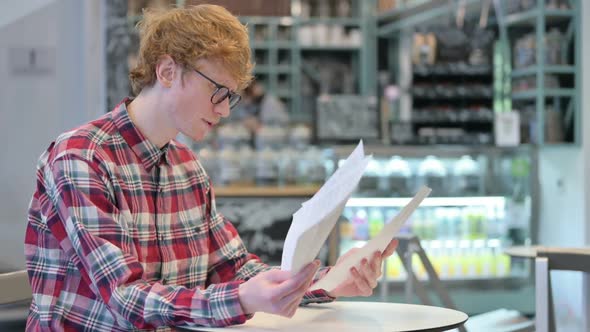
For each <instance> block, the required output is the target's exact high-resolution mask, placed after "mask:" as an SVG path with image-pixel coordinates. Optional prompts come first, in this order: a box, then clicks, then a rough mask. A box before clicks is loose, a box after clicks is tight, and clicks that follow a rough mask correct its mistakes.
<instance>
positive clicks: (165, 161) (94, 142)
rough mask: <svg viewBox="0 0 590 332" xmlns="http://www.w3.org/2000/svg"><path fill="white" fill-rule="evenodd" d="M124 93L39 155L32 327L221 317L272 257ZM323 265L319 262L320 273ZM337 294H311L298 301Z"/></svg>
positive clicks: (33, 206)
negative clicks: (153, 138)
mask: <svg viewBox="0 0 590 332" xmlns="http://www.w3.org/2000/svg"><path fill="white" fill-rule="evenodd" d="M127 102H128V100H125V102H122V103H121V104H119V105H118V106H117V107H116V108H115V109H114V110H113V111H112V112H110V113H107V114H105V115H104V116H102V117H101V118H99V119H97V120H95V121H93V122H90V123H88V124H86V125H83V126H81V127H79V128H77V129H75V130H73V131H70V132H67V133H64V134H62V135H61V136H59V137H58V139H57V140H56V141H55V142H53V143H52V144H51V145H50V146H49V148H48V149H47V151H46V152H45V153H44V154H43V155H42V156H41V157H40V160H39V163H38V168H37V183H36V191H35V193H34V195H33V198H32V201H31V203H30V209H29V219H28V226H27V230H26V238H25V255H26V260H27V269H28V272H29V279H30V283H31V287H32V291H33V302H32V304H31V310H30V314H29V317H28V321H27V330H28V331H39V330H72V331H81V330H92V331H95V330H97V331H98V330H100V331H105V330H111V331H129V330H138V329H155V328H158V327H163V328H162V329H164V330H167V329H168V328H166V327H167V326H179V325H205V326H226V325H232V324H241V323H244V322H245V321H246V319H248V318H250V317H251V315H246V314H245V313H244V312H243V310H242V308H241V305H240V302H239V299H238V286H239V284H240V283H242V282H244V281H245V280H248V279H249V278H251V277H253V276H254V275H256V274H257V273H259V272H261V271H265V270H268V269H270V268H271V267H269V266H267V265H265V264H263V263H262V262H260V260H259V259H258V257H256V256H255V255H253V254H250V253H248V252H247V250H246V248H245V247H244V245H243V243H242V241H241V239H240V237H239V236H238V234H237V232H236V229H235V228H234V227H233V226H232V224H231V223H230V222H229V221H228V220H227V219H225V218H224V217H223V216H222V215H221V214H220V213H219V212H218V211H217V210H216V208H215V198H214V194H213V188H212V187H211V184H210V182H209V179H208V177H207V175H206V173H205V171H204V170H203V168H202V167H201V165H200V163H199V162H198V160H197V159H196V157H195V155H194V154H193V152H192V151H191V150H190V149H188V148H187V147H186V146H184V145H182V144H180V143H179V142H177V141H175V140H172V141H170V142H169V144H168V145H167V146H166V147H165V148H163V149H159V148H158V147H157V146H155V145H154V144H152V143H151V142H149V141H148V140H147V139H146V138H145V137H144V136H143V135H142V134H141V132H140V131H139V130H138V129H137V128H136V127H135V126H134V125H133V123H132V122H131V120H130V118H129V114H128V113H127V108H126V103H127ZM323 273H325V270H320V272H318V275H317V276H316V279H317V278H319V276H321V275H322V274H323ZM331 300H333V299H332V298H330V297H329V296H327V294H326V293H325V292H324V291H322V290H318V291H314V292H308V293H306V295H305V297H304V300H303V302H302V304H306V303H310V302H327V301H331Z"/></svg>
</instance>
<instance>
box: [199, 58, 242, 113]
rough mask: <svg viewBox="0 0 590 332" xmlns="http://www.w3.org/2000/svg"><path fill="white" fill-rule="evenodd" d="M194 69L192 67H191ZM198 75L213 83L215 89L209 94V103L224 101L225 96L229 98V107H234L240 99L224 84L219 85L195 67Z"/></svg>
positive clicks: (240, 97)
mask: <svg viewBox="0 0 590 332" xmlns="http://www.w3.org/2000/svg"><path fill="white" fill-rule="evenodd" d="M193 69H194V68H193ZM194 70H195V71H196V72H197V73H198V74H199V75H201V76H203V77H204V78H205V79H206V80H207V81H209V82H211V83H213V85H215V91H213V94H212V95H211V103H212V104H219V103H221V102H222V101H224V100H225V99H226V98H229V108H230V109H232V108H234V107H235V106H236V105H237V104H238V103H239V102H240V100H242V96H240V95H239V94H237V93H235V92H232V91H231V90H230V89H229V88H228V87H226V86H225V85H221V84H219V83H217V82H215V81H214V80H212V79H211V78H209V77H207V75H205V74H203V73H202V72H200V71H199V70H197V69H194Z"/></svg>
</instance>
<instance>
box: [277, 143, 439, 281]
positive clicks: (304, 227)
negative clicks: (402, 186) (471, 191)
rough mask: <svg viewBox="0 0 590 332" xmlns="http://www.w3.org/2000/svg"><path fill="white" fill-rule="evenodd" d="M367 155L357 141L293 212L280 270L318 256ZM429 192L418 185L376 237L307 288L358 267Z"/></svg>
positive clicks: (382, 246)
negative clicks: (347, 155) (409, 199)
mask: <svg viewBox="0 0 590 332" xmlns="http://www.w3.org/2000/svg"><path fill="white" fill-rule="evenodd" d="M371 158H372V157H371V156H365V152H364V148H363V142H362V141H361V142H360V143H359V145H358V146H357V147H356V148H355V150H354V151H353V152H352V154H351V155H350V156H349V157H348V158H347V159H346V160H345V162H344V164H343V165H342V166H341V167H340V168H338V170H337V171H336V172H335V173H334V174H333V175H332V176H331V177H330V178H329V179H328V181H326V183H325V184H324V185H323V186H322V187H321V188H320V190H318V192H317V193H316V194H315V195H314V196H313V197H312V198H311V199H310V200H308V201H306V202H304V203H303V204H302V206H301V208H300V209H299V210H297V212H295V213H294V214H293V222H292V223H291V227H290V228H289V232H288V233H287V238H286V239H285V244H284V246H283V257H282V262H281V270H285V271H291V272H292V273H293V274H295V273H297V272H299V271H300V270H301V269H302V268H303V267H305V265H307V264H309V263H311V262H312V261H313V260H314V259H315V258H316V257H317V256H318V254H319V252H320V249H321V247H322V245H323V244H324V242H326V239H327V238H328V236H329V235H330V232H331V231H332V229H333V228H334V225H335V224H336V222H337V221H338V218H339V217H340V215H341V214H342V210H343V209H344V206H345V205H346V202H347V201H348V199H349V198H350V196H351V194H352V192H353V191H354V189H355V188H356V186H357V185H358V183H359V181H360V179H361V177H362V175H363V172H364V171H365V169H366V167H367V165H368V164H369V161H370V160H371ZM430 192H431V189H430V188H428V187H422V188H421V189H420V190H419V191H418V193H417V194H416V196H414V198H413V199H412V200H411V201H410V202H409V203H408V204H407V205H406V206H405V207H404V208H403V209H402V211H401V212H400V213H399V214H398V215H396V216H395V217H394V218H393V220H391V221H389V222H388V223H387V224H386V225H385V226H384V228H383V229H382V230H381V232H380V233H379V234H378V235H377V236H376V237H374V238H373V239H371V240H370V241H368V242H367V243H366V244H365V245H364V246H363V247H362V248H360V250H357V251H356V252H354V253H353V254H351V255H348V256H347V257H346V259H344V260H342V261H340V262H339V263H338V265H336V266H334V267H332V268H331V269H330V271H329V272H328V273H327V274H326V275H325V276H324V277H323V278H322V279H321V280H319V281H318V282H316V283H315V284H314V285H313V286H312V288H311V289H312V290H314V289H325V290H327V291H331V290H333V289H334V288H335V287H336V286H338V285H339V284H340V283H342V282H343V281H345V280H346V279H347V278H348V277H349V275H350V272H349V271H350V268H351V267H353V266H357V267H358V266H359V265H360V262H361V260H362V259H363V258H370V257H371V255H372V254H373V253H374V252H375V251H381V252H383V250H385V248H386V247H387V245H388V244H389V243H390V242H391V240H392V239H393V238H394V237H395V235H396V234H397V232H399V230H400V228H401V227H402V225H403V224H404V222H405V221H406V220H407V219H408V218H409V217H410V216H411V215H412V213H413V212H414V211H415V210H416V208H417V207H418V206H419V205H420V203H422V201H423V200H424V198H426V196H428V195H429V194H430Z"/></svg>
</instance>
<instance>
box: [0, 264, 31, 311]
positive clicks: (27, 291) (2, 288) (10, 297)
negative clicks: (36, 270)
mask: <svg viewBox="0 0 590 332" xmlns="http://www.w3.org/2000/svg"><path fill="white" fill-rule="evenodd" d="M32 297H33V295H32V292H31V286H30V285H29V276H28V274H27V271H26V270H21V271H15V272H6V273H0V304H7V303H13V302H19V301H25V300H29V299H31V298H32Z"/></svg>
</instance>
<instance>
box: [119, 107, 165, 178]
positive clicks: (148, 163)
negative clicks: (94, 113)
mask: <svg viewBox="0 0 590 332" xmlns="http://www.w3.org/2000/svg"><path fill="white" fill-rule="evenodd" d="M129 102H131V99H130V98H125V99H124V100H123V101H122V102H121V103H120V104H119V105H118V106H116V107H115V109H114V110H113V112H112V119H113V122H114V123H115V125H116V126H117V128H118V129H119V133H120V134H121V136H122V137H123V139H124V140H125V142H127V144H128V145H129V146H130V147H131V150H132V151H133V153H135V155H136V156H137V157H138V158H139V159H140V160H141V162H142V163H143V166H144V167H145V169H146V170H147V171H148V172H150V171H151V170H152V168H153V167H154V166H156V165H158V164H159V163H160V160H161V159H162V157H163V156H164V157H165V155H166V152H167V151H168V145H169V144H166V146H165V147H164V148H162V149H159V148H158V147H157V146H156V145H155V144H153V143H152V142H150V141H149V140H148V139H147V138H146V137H145V136H144V135H143V134H142V133H141V132H140V131H139V129H138V128H137V127H136V126H135V125H134V124H133V122H132V121H131V118H130V117H129V113H128V112H127V104H128V103H129Z"/></svg>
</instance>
